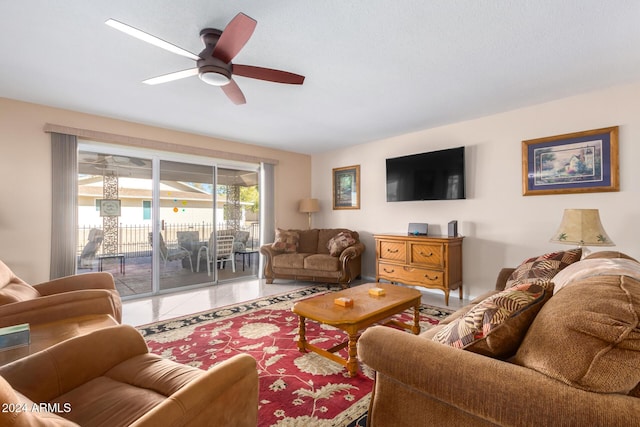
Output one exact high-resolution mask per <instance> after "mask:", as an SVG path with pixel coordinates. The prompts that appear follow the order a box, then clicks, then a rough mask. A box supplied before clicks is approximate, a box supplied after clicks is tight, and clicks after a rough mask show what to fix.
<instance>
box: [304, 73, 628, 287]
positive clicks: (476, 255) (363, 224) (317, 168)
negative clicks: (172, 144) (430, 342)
mask: <svg viewBox="0 0 640 427" xmlns="http://www.w3.org/2000/svg"><path fill="white" fill-rule="evenodd" d="M639 99H640V83H636V84H632V85H627V86H622V87H614V88H609V89H607V90H603V91H598V92H593V93H589V94H584V95H581V96H575V97H571V98H566V99H562V100H558V101H554V102H550V103H545V104H541V105H536V106H532V107H528V108H523V109H519V110H515V111H510V112H506V113H502V114H497V115H493V116H488V117H483V118H479V119H476V120H471V121H466V122H461V123H456V124H452V125H448V126H443V127H439V128H435V129H430V130H425V131H421V132H416V133H412V134H407V135H402V136H398V137H394V138H389V139H384V140H380V141H375V142H371V143H368V144H363V145H360V146H357V147H351V148H345V149H342V150H336V151H332V152H328V153H323V154H319V155H314V156H313V157H312V195H313V197H316V198H318V199H319V200H320V203H321V211H320V212H318V213H316V214H314V216H313V224H314V226H315V227H346V228H351V229H354V230H357V231H358V232H360V233H361V238H362V240H363V242H364V243H365V245H366V246H367V250H366V252H365V256H364V261H363V262H364V265H363V275H364V276H365V277H367V278H375V246H374V240H373V237H372V235H373V234H375V233H385V232H392V233H406V230H407V224H408V223H409V222H426V223H428V224H429V227H430V230H429V231H430V233H431V230H432V227H434V228H439V230H435V231H436V232H437V234H440V233H442V234H445V235H446V233H447V228H446V227H447V223H448V222H449V221H450V220H452V219H456V220H458V229H459V233H461V234H462V235H464V236H465V240H464V243H463V257H464V261H463V263H464V269H463V276H464V286H465V291H464V293H465V295H471V296H477V295H479V294H481V293H482V292H484V291H486V290H489V289H491V288H492V287H493V285H494V283H495V278H496V275H497V273H498V271H499V269H500V268H501V267H503V266H515V265H517V264H519V263H520V262H521V261H522V260H523V259H525V258H527V257H530V256H534V255H539V254H542V253H545V252H549V251H553V250H558V249H568V248H570V247H569V246H566V245H559V244H553V243H550V242H549V239H550V238H551V236H552V234H553V233H554V232H555V231H556V229H557V227H558V225H559V223H560V219H561V217H562V212H563V210H564V209H565V208H597V209H599V210H600V217H601V219H602V222H603V225H604V227H605V230H606V231H607V233H608V234H609V236H610V237H611V239H612V240H613V241H614V242H615V243H616V247H615V248H601V249H604V250H606V249H614V250H620V251H622V252H625V253H628V254H629V255H631V256H634V257H635V258H638V259H640V245H639V243H638V242H640V225H639V222H640V202H639V197H638V196H639V193H640V102H639V101H638V100H639ZM616 125H617V126H620V134H619V136H620V150H619V152H620V182H621V184H620V191H619V192H611V193H588V194H567V195H547V196H527V197H525V196H522V163H521V161H522V151H521V150H522V149H521V142H522V140H527V139H534V138H540V137H545V136H552V135H560V134H565V133H570V132H578V131H583V130H589V129H597V128H603V127H609V126H616ZM456 146H465V147H467V148H466V156H467V157H466V162H467V164H466V173H467V177H466V185H467V199H466V200H452V201H414V202H393V203H387V202H386V194H385V186H386V184H385V159H386V158H388V157H396V156H401V155H407V154H413V153H419V152H425V151H432V150H437V149H443V148H451V147H456ZM357 164H359V165H361V177H362V179H361V181H362V182H361V209H360V210H336V211H334V210H332V209H331V206H332V204H331V174H332V168H336V167H342V166H350V165H357ZM591 249H592V250H597V248H591Z"/></svg>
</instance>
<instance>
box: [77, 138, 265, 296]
mask: <svg viewBox="0 0 640 427" xmlns="http://www.w3.org/2000/svg"><path fill="white" fill-rule="evenodd" d="M169 157H170V158H171V159H170V160H169ZM78 158H79V188H78V190H79V191H78V193H79V197H78V218H79V225H78V270H77V271H78V273H84V272H89V271H109V272H111V273H112V274H113V276H114V279H115V281H116V286H117V288H118V291H119V292H120V294H121V295H122V296H123V297H125V298H126V297H135V296H143V295H151V294H157V293H162V292H170V291H175V290H181V289H186V288H191V287H195V286H207V285H211V284H215V283H217V282H218V281H223V280H233V279H238V278H242V277H254V276H257V272H258V253H257V251H258V247H259V235H260V225H259V217H260V216H259V203H258V200H259V187H258V181H259V179H258V177H259V173H258V166H257V165H232V166H230V165H228V164H224V165H218V164H217V163H215V162H213V161H212V160H211V159H207V158H195V157H193V156H191V157H187V156H173V155H166V156H163V155H161V154H159V153H146V155H145V152H143V151H141V150H137V151H131V150H122V149H119V148H117V147H105V146H96V147H94V146H92V145H90V144H82V145H81V146H80V151H79V156H78Z"/></svg>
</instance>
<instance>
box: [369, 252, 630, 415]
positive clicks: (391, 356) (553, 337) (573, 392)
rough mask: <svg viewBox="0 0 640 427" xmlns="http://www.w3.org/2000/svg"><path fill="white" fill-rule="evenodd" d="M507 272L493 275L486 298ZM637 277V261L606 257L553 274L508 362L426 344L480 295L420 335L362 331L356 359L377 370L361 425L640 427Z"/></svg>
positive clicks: (604, 254) (597, 256) (388, 330)
mask: <svg viewBox="0 0 640 427" xmlns="http://www.w3.org/2000/svg"><path fill="white" fill-rule="evenodd" d="M625 258H627V259H625ZM512 272H513V269H505V270H503V271H502V272H501V274H500V276H499V278H498V281H497V284H496V291H494V292H499V291H500V290H502V289H503V288H504V286H505V281H506V278H507V277H509V276H510V275H511V273H512ZM639 272H640V264H638V262H637V261H635V260H633V259H631V258H629V257H627V256H625V255H624V254H619V253H612V252H601V253H595V254H592V255H591V256H589V257H587V258H586V259H584V260H582V261H579V262H575V263H574V264H571V265H570V266H569V267H567V268H565V269H564V270H562V271H560V272H559V273H557V274H556V275H555V276H554V277H553V279H552V280H553V282H554V284H555V289H554V290H553V294H552V296H550V297H549V299H548V300H547V301H546V303H544V305H542V306H541V308H540V309H539V310H540V311H539V312H538V313H537V316H534V317H533V320H532V323H531V324H530V326H528V328H527V329H525V330H524V332H523V339H522V340H521V342H520V343H519V345H518V346H517V348H516V349H515V354H513V355H510V356H509V357H504V358H496V357H488V356H486V355H483V354H479V353H478V352H474V351H473V350H472V351H467V350H461V349H459V348H454V347H452V346H449V345H443V344H442V343H440V342H435V341H433V340H432V339H433V337H434V336H436V335H437V334H438V333H439V332H441V331H442V330H443V329H445V328H447V325H449V324H451V323H452V322H455V321H456V319H457V318H460V317H461V316H463V315H464V314H465V313H467V312H468V310H470V309H471V308H474V306H475V307H477V306H476V304H479V303H480V301H481V300H483V299H484V298H483V297H484V296H483V297H481V298H477V299H476V300H475V301H473V302H472V304H471V305H470V306H469V307H465V308H464V309H461V310H459V311H458V312H456V313H454V314H453V315H451V316H450V317H449V318H448V319H446V320H445V321H444V322H443V323H441V324H440V325H438V326H436V327H435V328H432V329H431V330H428V331H426V332H424V333H422V334H421V335H418V336H415V335H412V334H407V333H403V332H400V331H397V330H394V329H391V328H386V327H380V326H376V327H373V328H370V329H368V330H367V331H365V332H364V333H363V335H362V336H361V338H360V340H359V342H358V354H359V355H360V358H361V361H362V362H363V363H365V364H367V365H368V366H369V367H371V368H372V369H374V370H375V371H376V381H375V387H374V392H373V397H372V401H371V406H370V410H369V414H368V422H369V425H371V426H373V427H380V426H394V427H396V426H416V425H437V426H587V425H588V426H623V425H625V426H628V425H638V416H639V414H640V399H639V398H638V397H640V274H639ZM497 331H502V332H506V333H510V334H513V333H514V331H513V330H510V329H509V328H506V329H505V328H503V329H502V330H501V329H497ZM489 336H491V335H489ZM503 338H504V337H503ZM487 339H488V338H487Z"/></svg>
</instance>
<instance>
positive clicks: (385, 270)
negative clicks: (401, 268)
mask: <svg viewBox="0 0 640 427" xmlns="http://www.w3.org/2000/svg"><path fill="white" fill-rule="evenodd" d="M382 271H384V272H385V273H394V272H395V270H394V269H391V270H387V269H386V268H383V269H382Z"/></svg>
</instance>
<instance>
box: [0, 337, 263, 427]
mask: <svg viewBox="0 0 640 427" xmlns="http://www.w3.org/2000/svg"><path fill="white" fill-rule="evenodd" d="M0 403H1V404H2V407H3V408H6V410H3V411H1V412H0V425H2V426H11V427H27V426H76V427H78V426H83V427H86V426H109V427H119V426H137V427H141V426H149V427H179V426H198V427H200V426H246V427H250V426H255V425H256V423H257V413H258V372H257V370H256V362H255V360H254V359H253V358H252V357H251V356H249V355H246V354H242V355H237V356H234V357H232V358H230V359H228V360H226V361H224V362H221V363H219V364H218V365H216V366H214V367H212V368H211V369H209V370H208V371H203V370H200V369H197V368H193V367H189V366H185V365H180V364H178V363H175V362H172V361H170V360H167V359H163V358H162V357H160V356H158V355H154V354H151V353H149V352H148V349H147V346H146V343H145V341H144V338H143V337H142V336H141V335H140V333H138V331H136V330H135V329H134V328H133V327H131V326H128V325H119V326H113V327H109V328H104V329H99V330H97V331H94V332H91V333H89V334H87V335H83V336H79V337H76V338H72V339H69V340H67V341H64V342H61V343H60V344H57V345H55V346H53V347H49V348H48V349H46V350H43V351H41V352H38V353H35V354H33V355H31V356H28V357H26V358H24V359H20V360H17V361H15V362H13V363H10V364H8V365H5V366H3V367H1V368H0Z"/></svg>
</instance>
